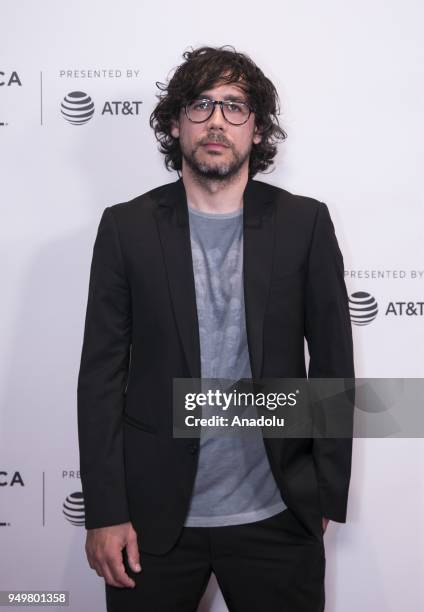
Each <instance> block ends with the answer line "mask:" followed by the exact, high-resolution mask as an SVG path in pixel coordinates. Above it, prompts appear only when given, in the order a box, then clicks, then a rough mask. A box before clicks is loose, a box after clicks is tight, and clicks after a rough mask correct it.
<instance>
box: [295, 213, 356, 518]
mask: <svg viewBox="0 0 424 612" xmlns="http://www.w3.org/2000/svg"><path fill="white" fill-rule="evenodd" d="M305 337H306V340H307V342H308V350H309V356H310V361H309V368H308V378H338V379H345V382H346V385H345V384H344V382H343V381H341V384H342V388H345V389H346V391H345V393H344V394H343V393H342V394H341V395H339V394H337V395H335V396H334V397H333V398H331V399H329V400H328V401H327V405H320V407H319V410H320V411H321V410H322V411H323V413H325V416H324V419H328V418H330V419H331V418H333V419H334V420H336V419H338V418H339V417H340V415H341V413H342V411H343V414H342V419H343V422H344V431H346V426H347V430H348V431H350V437H340V438H337V437H314V439H313V458H314V463H315V468H316V473H317V478H318V486H319V494H320V500H321V509H322V515H323V516H325V517H327V518H329V519H331V520H333V521H337V522H340V523H344V522H346V513H347V501H348V491H349V483H350V474H351V459H352V436H353V433H352V432H353V407H354V398H355V392H354V377H355V371H354V357H353V341H352V326H351V321H350V315H349V299H348V295H347V290H346V285H345V281H344V262H343V256H342V253H341V251H340V248H339V245H338V242H337V238H336V234H335V230H334V225H333V222H332V220H331V217H330V213H329V210H328V207H327V205H326V204H324V203H323V202H319V207H318V211H317V214H316V218H315V225H314V230H313V235H312V240H311V244H310V250H309V258H308V272H307V279H306V294H305ZM346 379H348V380H346ZM339 382H340V381H338V383H339ZM338 398H339V399H338ZM324 404H325V400H324ZM334 410H336V411H337V412H338V414H337V412H336V413H335V412H334ZM346 410H347V412H346ZM331 415H333V416H331ZM320 416H321V414H320ZM329 429H330V430H331V424H330V427H329ZM337 431H338V430H337Z"/></svg>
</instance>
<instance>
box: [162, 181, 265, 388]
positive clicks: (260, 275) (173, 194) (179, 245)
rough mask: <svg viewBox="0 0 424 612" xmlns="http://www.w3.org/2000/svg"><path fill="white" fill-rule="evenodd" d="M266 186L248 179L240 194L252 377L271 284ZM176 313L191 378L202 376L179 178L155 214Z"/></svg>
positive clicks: (258, 366) (257, 368)
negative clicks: (242, 203) (241, 200)
mask: <svg viewBox="0 0 424 612" xmlns="http://www.w3.org/2000/svg"><path fill="white" fill-rule="evenodd" d="M268 187H269V186H268V185H267V184H265V183H262V182H258V181H253V180H251V179H249V180H248V182H247V184H246V188H245V191H244V194H243V202H244V210H243V281H244V300H245V314H246V331H247V340H248V347H249V354H250V365H251V369H252V375H253V378H260V377H261V374H262V362H263V319H264V315H265V308H266V302H267V296H268V289H269V284H270V280H271V269H272V252H273V240H274V224H273V214H274V208H275V206H274V200H273V198H272V195H271V192H270V190H269V189H268ZM154 215H155V218H156V222H157V227H158V232H159V237H160V242H161V247H162V251H163V256H164V261H165V267H166V272H167V275H168V286H169V291H170V296H171V300H172V305H173V309H174V315H175V320H176V324H177V327H178V332H179V335H180V339H181V343H182V346H183V349H184V354H185V357H186V360H187V365H188V368H189V372H190V376H191V377H192V378H201V367H200V340H199V323H198V319H197V306H196V289H195V282H194V274H193V261H192V255H191V244H190V228H189V220H188V208H187V196H186V191H185V187H184V183H183V181H182V179H181V178H180V179H179V180H177V181H175V182H174V183H170V184H169V185H167V188H165V189H164V190H163V191H162V190H161V192H160V195H159V197H158V206H157V208H156V209H155V212H154Z"/></svg>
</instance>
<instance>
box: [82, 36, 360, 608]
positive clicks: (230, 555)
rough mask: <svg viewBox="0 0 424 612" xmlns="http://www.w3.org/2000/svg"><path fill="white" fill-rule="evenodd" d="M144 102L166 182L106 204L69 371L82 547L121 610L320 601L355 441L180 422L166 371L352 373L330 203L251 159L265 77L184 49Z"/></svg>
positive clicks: (261, 132)
mask: <svg viewBox="0 0 424 612" xmlns="http://www.w3.org/2000/svg"><path fill="white" fill-rule="evenodd" d="M184 58H185V60H186V61H185V62H184V63H183V64H182V65H181V66H179V67H178V69H177V70H176V72H175V74H174V76H173V77H172V79H171V81H170V82H169V84H168V87H167V91H166V93H164V94H163V95H162V96H161V97H160V101H159V103H158V104H157V106H156V108H155V110H154V112H153V113H152V116H151V121H150V123H151V126H152V127H153V128H154V130H155V134H156V137H157V139H158V141H159V142H160V145H161V152H162V153H164V154H165V163H166V167H167V168H168V169H170V168H171V169H174V170H177V171H178V172H180V171H181V173H182V176H180V178H179V180H177V181H175V182H172V183H170V184H165V185H162V186H160V187H157V188H155V189H152V190H151V191H149V192H147V193H145V194H143V195H141V196H139V197H137V198H135V199H134V200H132V201H130V202H126V203H121V204H116V205H114V206H110V207H108V208H106V209H105V210H104V212H103V215H102V218H101V221H100V225H99V229H98V234H97V237H96V241H95V245H94V250H93V259H92V264H91V273H90V285H89V295H88V303H87V314H86V323H85V330H84V342H83V349H82V357H81V366H80V372H79V379H78V426H79V441H80V459H81V479H82V487H83V492H84V498H85V504H86V528H87V543H86V551H87V556H88V560H89V563H90V566H91V567H92V568H93V569H95V570H96V572H97V574H98V575H99V576H102V577H104V579H105V582H106V601H107V609H108V610H110V611H112V610H113V611H118V610H119V611H120V612H123V611H130V610H131V611H132V610H149V611H150V610H155V611H156V610H160V611H171V610H172V611H180V610H181V611H187V612H188V611H194V610H196V609H197V604H198V602H199V601H200V599H201V597H202V594H203V593H204V590H205V588H206V586H207V583H208V580H209V577H210V574H211V572H212V571H213V572H214V573H215V575H216V578H217V581H218V584H219V586H220V588H221V591H222V593H223V596H224V598H225V601H226V603H227V606H228V608H229V610H230V611H232V612H233V611H234V612H238V611H240V612H241V611H243V612H249V611H253V610H255V611H256V610H260V609H261V610H266V611H267V612H272V611H274V610H284V611H285V612H294V611H302V612H318V611H322V610H323V609H324V600H325V595H324V573H325V552H324V542H323V533H324V532H325V529H326V526H327V523H328V521H329V520H334V521H338V522H345V521H346V508H347V497H348V488H349V480H350V469H351V442H352V440H351V439H349V438H340V439H335V438H333V439H325V438H315V439H312V438H292V439H288V438H287V439H281V438H265V437H262V434H260V433H259V434H258V435H256V436H252V437H249V438H243V439H242V438H240V439H234V438H232V439H230V440H229V439H224V438H223V437H221V438H220V437H218V436H216V437H210V436H207V435H206V436H204V437H201V439H200V440H199V439H195V438H192V439H186V438H178V437H174V436H173V416H172V401H173V395H172V389H173V387H172V382H173V378H201V377H202V378H228V379H235V380H238V379H241V378H254V379H260V378H261V377H263V378H290V377H298V378H305V377H306V368H305V355H304V338H306V340H307V342H308V348H309V354H310V361H309V368H308V376H309V377H310V378H314V377H316V378H325V377H328V378H330V377H333V378H336V377H341V378H343V377H347V378H349V379H352V378H353V377H354V364H353V348H352V334H351V325H350V319H349V311H348V298H347V292H346V287H345V284H344V271H343V258H342V255H341V252H340V249H339V247H338V243H337V239H336V236H335V232H334V227H333V224H332V221H331V218H330V214H329V211H328V208H327V206H326V205H325V204H324V203H322V202H319V201H317V200H314V199H312V198H308V197H303V196H299V195H294V194H291V193H290V192H288V191H286V190H284V189H281V188H279V187H275V186H272V185H270V184H268V183H265V182H262V181H257V180H256V181H254V180H253V176H254V175H255V174H257V173H258V172H260V171H264V170H265V169H266V168H268V167H269V166H270V165H271V164H272V163H273V161H272V160H273V158H274V157H275V154H276V142H277V141H278V140H283V139H284V138H285V136H286V134H285V132H284V131H283V130H282V129H281V128H280V127H279V125H278V119H277V116H276V115H277V101H278V96H277V93H276V90H275V88H274V86H273V85H272V83H271V81H270V80H269V79H267V78H266V77H265V76H264V74H263V73H262V71H261V70H260V69H259V68H258V67H257V66H256V65H255V64H254V63H253V61H252V60H251V59H250V58H249V57H248V56H246V55H243V54H241V53H237V52H235V51H234V50H228V49H225V48H223V47H221V48H218V49H215V48H212V47H202V48H200V49H197V50H194V51H192V52H186V53H185V54H184Z"/></svg>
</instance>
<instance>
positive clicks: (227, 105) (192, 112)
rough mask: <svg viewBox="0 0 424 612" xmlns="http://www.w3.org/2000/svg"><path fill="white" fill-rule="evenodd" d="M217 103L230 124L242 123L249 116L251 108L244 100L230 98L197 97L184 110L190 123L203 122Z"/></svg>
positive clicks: (210, 114) (212, 111)
mask: <svg viewBox="0 0 424 612" xmlns="http://www.w3.org/2000/svg"><path fill="white" fill-rule="evenodd" d="M217 104H219V106H220V107H221V112H222V116H223V117H224V119H225V120H226V121H228V123H231V124H232V125H243V124H244V123H246V121H247V120H248V119H249V117H250V113H251V112H252V109H251V108H250V106H249V105H248V104H247V103H246V102H236V101H234V102H233V101H232V100H210V99H209V98H197V99H195V100H193V101H192V102H189V103H188V104H186V105H185V107H184V110H185V114H186V116H187V119H189V120H190V121H191V122H192V123H203V122H204V121H207V120H208V119H210V117H212V115H213V113H214V111H215V106H216V105H217Z"/></svg>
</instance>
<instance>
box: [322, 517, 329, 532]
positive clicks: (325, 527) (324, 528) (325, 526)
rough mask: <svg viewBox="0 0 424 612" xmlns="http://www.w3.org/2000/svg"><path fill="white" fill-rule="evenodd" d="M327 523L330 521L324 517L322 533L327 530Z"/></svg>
mask: <svg viewBox="0 0 424 612" xmlns="http://www.w3.org/2000/svg"><path fill="white" fill-rule="evenodd" d="M329 521H330V519H328V518H325V516H323V517H322V533H325V530H326V529H327V525H328V523H329Z"/></svg>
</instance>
